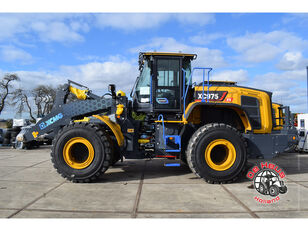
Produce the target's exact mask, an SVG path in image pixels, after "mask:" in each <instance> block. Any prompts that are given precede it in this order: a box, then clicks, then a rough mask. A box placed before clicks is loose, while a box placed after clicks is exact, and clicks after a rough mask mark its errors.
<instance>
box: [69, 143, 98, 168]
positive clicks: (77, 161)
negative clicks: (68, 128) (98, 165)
mask: <svg viewBox="0 0 308 231" xmlns="http://www.w3.org/2000/svg"><path fill="white" fill-rule="evenodd" d="M63 158H64V161H65V162H66V163H67V165H68V166H70V167H71V168H74V169H84V168H86V167H88V166H89V165H90V164H91V163H92V161H93V159H94V148H93V146H92V144H91V143H90V141H88V140H87V139H85V138H83V137H74V138H72V139H70V140H69V141H67V142H66V144H65V145H64V148H63Z"/></svg>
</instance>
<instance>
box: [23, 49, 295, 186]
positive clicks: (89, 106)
mask: <svg viewBox="0 0 308 231" xmlns="http://www.w3.org/2000/svg"><path fill="white" fill-rule="evenodd" d="M196 58H197V55H196V54H184V53H160V52H145V53H140V55H139V70H140V76H139V77H138V78H137V79H136V82H135V85H134V87H133V89H132V92H131V94H130V96H131V99H129V98H128V97H127V96H126V94H125V93H124V92H123V91H121V90H120V91H117V92H116V90H115V85H114V84H110V85H109V93H106V94H105V95H103V96H98V95H95V94H93V93H92V92H91V91H90V90H89V88H87V87H85V86H83V85H81V84H78V83H75V82H73V81H69V83H68V84H66V85H64V87H63V88H62V89H60V90H59V91H58V92H57V96H56V100H55V104H54V107H53V109H52V112H51V113H50V114H48V115H46V116H45V117H44V118H42V120H41V121H39V122H38V123H37V124H36V125H35V126H33V127H31V128H30V129H29V130H28V131H26V133H25V134H24V136H23V139H22V138H21V140H20V141H24V142H30V141H32V140H35V139H37V138H38V137H39V136H40V135H42V134H46V133H47V134H49V133H50V132H53V133H54V134H55V138H54V141H53V146H52V153H51V158H52V162H53V165H54V167H55V168H56V169H57V170H58V172H59V173H60V174H61V175H62V176H63V177H65V178H67V179H69V180H71V181H73V182H90V181H92V180H95V179H96V178H98V177H99V176H100V175H101V174H103V173H104V172H105V171H106V170H107V169H108V167H109V166H111V165H113V164H114V163H116V162H117V161H118V160H119V159H120V158H121V157H123V156H124V157H125V158H126V159H141V158H174V159H178V160H182V161H184V162H186V163H187V164H188V166H189V167H190V169H191V171H192V172H194V173H195V174H196V175H197V176H199V177H201V178H203V179H204V180H205V181H207V182H209V183H226V182H232V181H235V180H236V179H237V178H238V177H239V175H240V174H241V173H242V172H243V170H244V169H245V165H246V162H247V158H248V157H250V158H252V157H253V158H255V157H262V158H265V159H270V158H273V157H275V156H277V155H278V154H279V153H281V152H283V151H285V150H286V149H287V148H288V147H290V146H291V145H294V144H296V143H297V135H296V129H295V128H294V125H293V121H291V120H292V119H291V113H290V110H289V107H288V106H282V105H279V104H273V103H272V93H271V92H268V91H264V90H259V89H253V88H249V87H243V86H239V85H237V84H236V82H230V81H210V79H209V78H210V77H209V75H210V72H211V71H212V68H205V67H204V68H203V67H195V68H193V69H192V68H191V61H192V60H194V59H196ZM197 71H201V76H202V77H203V78H202V82H199V83H196V84H195V83H194V79H193V77H194V75H195V72H197ZM123 78H125V76H123ZM74 86H75V87H74ZM76 86H77V87H78V88H77V87H76ZM80 88H81V89H80ZM69 94H74V95H76V97H77V98H78V100H76V101H73V102H70V103H68V102H67V97H68V95H69Z"/></svg>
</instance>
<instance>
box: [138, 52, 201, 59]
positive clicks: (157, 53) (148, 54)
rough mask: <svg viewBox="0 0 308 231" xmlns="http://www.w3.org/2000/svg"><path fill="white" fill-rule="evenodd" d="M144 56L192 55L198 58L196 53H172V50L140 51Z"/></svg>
mask: <svg viewBox="0 0 308 231" xmlns="http://www.w3.org/2000/svg"><path fill="white" fill-rule="evenodd" d="M140 55H142V56H182V57H191V58H193V59H196V58H197V55H196V54H187V53H181V52H178V53H172V52H140Z"/></svg>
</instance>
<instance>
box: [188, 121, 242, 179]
mask: <svg viewBox="0 0 308 231" xmlns="http://www.w3.org/2000/svg"><path fill="white" fill-rule="evenodd" d="M186 156H187V162H188V165H189V167H190V169H191V170H192V172H194V173H195V174H196V175H197V176H199V177H201V178H203V179H204V180H205V181H206V182H208V183H228V182H233V181H235V180H236V179H237V178H238V177H239V175H240V174H241V173H242V171H243V170H244V167H245V164H246V161H247V155H246V145H245V140H244V138H243V137H242V136H241V134H240V133H239V132H238V131H237V130H236V129H235V128H233V127H231V126H229V125H226V124H217V123H215V124H207V125H204V126H202V127H200V128H199V129H198V130H197V131H196V132H195V133H194V134H193V136H192V137H191V138H190V141H189V144H188V147H187V151H186Z"/></svg>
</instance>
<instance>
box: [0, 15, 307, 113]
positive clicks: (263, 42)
mask: <svg viewBox="0 0 308 231" xmlns="http://www.w3.org/2000/svg"><path fill="white" fill-rule="evenodd" d="M0 22H1V23H0V77H1V78H2V76H4V74H6V73H16V74H18V76H19V77H20V79H21V80H20V81H19V82H18V83H16V87H21V88H23V89H25V90H31V89H32V88H34V87H35V86H37V85H52V86H56V85H58V84H63V83H65V82H67V79H71V80H73V81H75V82H79V83H81V84H83V85H86V86H88V87H89V88H90V89H92V90H93V92H94V93H97V94H103V93H105V92H106V91H107V87H108V84H110V83H114V84H116V86H117V89H121V90H123V91H125V92H126V93H127V95H129V93H130V91H131V88H132V86H133V84H134V81H135V79H136V77H137V76H138V74H139V73H138V54H139V52H144V51H162V52H179V51H180V52H183V53H195V54H197V55H198V58H197V60H195V61H193V63H192V66H193V67H194V66H195V67H196V66H198V67H200V66H202V67H212V68H213V71H212V72H211V79H212V80H231V81H237V82H238V84H239V85H243V86H248V87H254V88H259V89H264V90H268V91H271V92H273V101H274V102H277V103H282V104H284V105H289V106H290V107H291V110H292V112H301V113H304V112H308V111H307V92H306V86H307V84H306V79H307V74H306V66H307V65H308V39H307V38H308V30H307V26H306V25H307V23H308V14H303V13H293V14H286V13H216V14H215V13H69V14H68V13H0ZM26 116H27V113H24V115H22V117H26ZM12 117H16V118H17V117H18V116H17V115H15V112H14V109H13V108H11V107H9V106H8V107H6V108H5V110H4V111H3V112H2V113H1V115H0V118H12Z"/></svg>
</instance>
